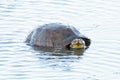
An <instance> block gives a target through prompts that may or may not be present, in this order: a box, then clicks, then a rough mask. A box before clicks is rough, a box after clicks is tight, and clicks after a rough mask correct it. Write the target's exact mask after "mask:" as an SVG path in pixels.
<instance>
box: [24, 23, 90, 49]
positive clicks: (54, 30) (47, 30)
mask: <svg viewBox="0 0 120 80" xmlns="http://www.w3.org/2000/svg"><path fill="white" fill-rule="evenodd" d="M76 38H78V39H79V38H81V39H83V40H84V41H85V45H86V47H87V48H88V47H89V45H90V39H89V38H87V37H86V36H84V35H82V34H81V33H80V32H79V31H78V30H77V29H76V28H75V27H74V26H70V25H65V24H62V23H49V24H45V25H42V26H39V27H38V28H37V29H35V30H33V31H32V32H31V33H30V34H29V35H28V37H27V39H26V42H27V43H28V44H30V45H33V46H39V47H52V48H61V49H62V48H63V49H64V48H69V45H70V43H71V42H72V40H74V39H76Z"/></svg>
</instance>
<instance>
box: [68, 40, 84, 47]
mask: <svg viewBox="0 0 120 80" xmlns="http://www.w3.org/2000/svg"><path fill="white" fill-rule="evenodd" d="M70 47H71V48H72V49H83V48H85V42H84V40H82V39H74V40H73V41H72V42H71V44H70Z"/></svg>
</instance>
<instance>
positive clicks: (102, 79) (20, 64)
mask: <svg viewBox="0 0 120 80" xmlns="http://www.w3.org/2000/svg"><path fill="white" fill-rule="evenodd" d="M50 22H62V23H65V24H71V25H74V26H76V28H78V29H79V31H81V32H82V33H83V34H85V35H86V36H88V37H90V38H91V40H92V44H91V46H90V48H89V49H88V50H86V51H85V52H84V55H82V56H77V55H63V56H56V55H50V54H51V52H43V51H37V50H34V49H33V48H32V47H30V46H27V45H26V44H25V43H24V41H25V38H26V36H27V35H28V34H29V33H30V32H31V30H33V29H34V28H36V27H38V26H39V25H42V24H45V23H50ZM119 34H120V1H119V0H77V1H75V0H46V1H44V0H1V1H0V80H120V37H119Z"/></svg>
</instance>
